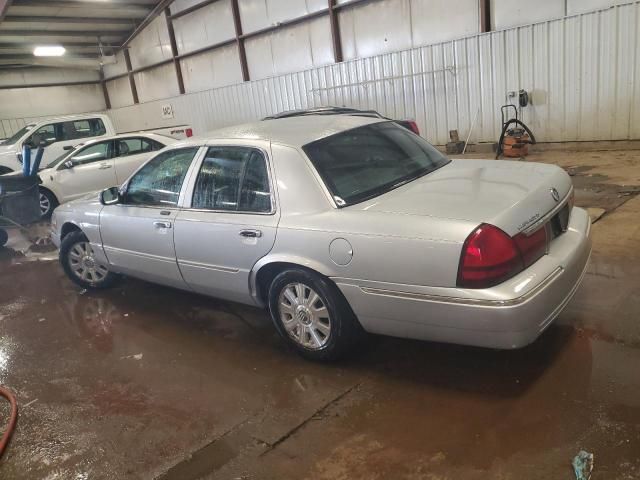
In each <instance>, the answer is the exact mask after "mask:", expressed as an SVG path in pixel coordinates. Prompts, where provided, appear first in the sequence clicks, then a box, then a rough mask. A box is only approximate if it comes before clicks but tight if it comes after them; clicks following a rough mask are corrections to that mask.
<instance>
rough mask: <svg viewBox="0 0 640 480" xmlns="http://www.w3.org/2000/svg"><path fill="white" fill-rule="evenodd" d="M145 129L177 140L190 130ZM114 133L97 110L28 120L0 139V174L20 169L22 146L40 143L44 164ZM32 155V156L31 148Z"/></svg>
mask: <svg viewBox="0 0 640 480" xmlns="http://www.w3.org/2000/svg"><path fill="white" fill-rule="evenodd" d="M146 132H153V133H159V134H161V135H166V136H170V137H173V138H175V139H178V140H180V139H184V138H186V137H190V136H191V135H192V133H193V130H192V129H191V127H189V126H187V125H179V126H175V127H165V128H158V129H152V130H146ZM120 133H124V132H120ZM115 134H116V132H115V129H114V127H113V124H112V123H111V119H110V118H109V117H108V116H107V115H105V114H98V113H95V114H85V115H73V116H67V117H58V118H51V119H48V120H42V121H39V122H34V123H30V124H28V125H25V126H24V127H23V128H21V129H20V130H18V131H17V132H16V133H14V134H13V135H12V136H11V137H10V138H7V139H6V140H4V141H2V142H0V175H4V174H5V173H10V172H14V171H20V170H21V169H22V163H21V162H22V154H21V152H22V148H23V146H24V145H27V146H29V147H30V148H34V149H35V148H37V147H38V146H40V145H44V146H45V149H44V154H43V157H42V161H41V163H40V164H41V165H43V166H44V165H48V164H50V163H51V162H52V161H53V160H55V159H56V158H58V157H60V155H62V154H63V153H64V152H65V151H68V150H72V149H73V148H74V147H75V146H77V145H79V144H83V143H86V142H87V141H89V140H95V139H99V138H101V137H110V136H113V135H115ZM32 155H33V156H35V151H33V152H32ZM33 156H32V158H33Z"/></svg>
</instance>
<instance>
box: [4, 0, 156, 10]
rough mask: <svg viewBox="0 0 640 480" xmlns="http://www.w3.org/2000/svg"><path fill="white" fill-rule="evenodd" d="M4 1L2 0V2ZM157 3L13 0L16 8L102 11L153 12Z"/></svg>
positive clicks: (92, 0) (122, 0)
mask: <svg viewBox="0 0 640 480" xmlns="http://www.w3.org/2000/svg"><path fill="white" fill-rule="evenodd" d="M0 1H2V0H0ZM154 4H155V2H151V3H146V2H135V1H134V2H129V1H127V0H110V1H108V2H96V1H95V0H13V5H14V6H15V7H49V8H65V7H87V6H91V7H96V8H100V9H104V8H108V9H120V8H122V7H123V6H127V7H136V8H146V9H147V10H151V9H152V8H153V6H154Z"/></svg>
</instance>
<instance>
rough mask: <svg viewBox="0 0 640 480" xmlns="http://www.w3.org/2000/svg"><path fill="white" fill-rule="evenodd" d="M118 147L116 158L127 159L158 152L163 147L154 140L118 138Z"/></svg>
mask: <svg viewBox="0 0 640 480" xmlns="http://www.w3.org/2000/svg"><path fill="white" fill-rule="evenodd" d="M116 146H117V147H118V153H117V155H118V157H128V156H130V155H140V154H142V153H149V152H153V151H154V150H160V149H161V148H163V147H164V145H162V144H160V143H159V142H156V141H154V140H151V139H148V138H142V137H131V138H119V139H117V140H116Z"/></svg>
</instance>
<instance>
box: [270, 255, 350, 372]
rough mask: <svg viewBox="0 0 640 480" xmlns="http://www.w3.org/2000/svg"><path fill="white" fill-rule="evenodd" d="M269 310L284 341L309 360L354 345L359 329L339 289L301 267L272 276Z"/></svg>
mask: <svg viewBox="0 0 640 480" xmlns="http://www.w3.org/2000/svg"><path fill="white" fill-rule="evenodd" d="M269 311H270V313H271V318H272V320H273V322H274V324H275V326H276V329H277V330H278V332H279V333H280V335H281V336H282V337H283V338H284V339H285V341H286V342H287V343H288V344H289V345H290V346H291V347H293V348H294V349H295V350H296V351H297V352H298V353H299V354H300V355H302V356H303V357H305V358H308V359H310V360H316V361H331V360H335V359H338V358H339V357H341V356H343V355H345V354H346V353H348V352H349V351H350V350H351V349H352V348H353V347H354V346H355V345H356V343H357V340H358V339H359V337H360V334H361V332H362V327H361V326H360V324H359V322H358V320H357V319H356V317H355V315H354V314H353V312H352V311H351V308H350V307H349V305H348V303H347V301H346V299H345V298H344V297H343V295H342V293H341V292H340V290H338V288H337V287H336V286H335V285H334V284H332V283H331V282H330V281H328V280H327V279H325V278H324V277H322V276H320V275H318V274H316V273H314V272H311V271H308V270H304V269H297V268H295V269H290V270H285V271H283V272H282V273H280V274H279V275H277V276H276V277H275V279H274V280H273V282H272V283H271V287H270V288H269Z"/></svg>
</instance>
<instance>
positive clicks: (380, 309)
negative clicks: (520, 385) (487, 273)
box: [334, 208, 591, 349]
mask: <svg viewBox="0 0 640 480" xmlns="http://www.w3.org/2000/svg"><path fill="white" fill-rule="evenodd" d="M590 234H591V222H590V219H589V216H588V214H587V213H586V211H584V210H583V209H580V208H574V209H573V211H572V212H571V219H570V222H569V228H568V230H567V232H565V233H564V234H563V235H562V236H560V237H558V238H556V239H555V240H554V241H553V242H552V244H551V246H550V249H549V252H548V254H547V255H545V256H544V257H543V258H542V259H540V260H539V261H538V262H536V263H535V264H534V265H532V266H531V267H529V268H528V269H526V270H525V271H523V272H521V273H520V274H518V275H516V276H515V277H514V278H512V279H510V280H508V281H507V282H504V283H503V284H500V285H497V286H495V287H492V288H488V289H482V290H472V289H459V288H430V287H422V286H412V285H397V284H383V283H381V282H367V281H356V280H352V279H348V280H347V279H340V278H335V279H334V281H335V282H336V283H337V285H338V287H339V288H340V290H341V291H342V292H343V293H344V295H345V297H346V298H347V300H348V301H349V304H350V305H351V307H352V308H353V310H354V312H355V313H356V315H357V316H358V319H359V320H360V323H361V324H362V326H363V327H364V329H365V330H367V331H369V332H371V333H379V334H383V335H391V336H397V337H406V338H416V339H422V340H432V341H439V342H448V343H458V344H464V345H475V346H481V347H489V348H500V349H512V348H519V347H523V346H525V345H527V344H529V343H531V342H533V341H534V340H535V339H536V338H537V337H538V336H539V335H540V334H541V333H542V332H543V331H544V330H545V329H546V328H547V327H548V326H549V325H550V324H551V322H552V321H553V320H554V319H555V318H556V317H557V316H558V315H559V314H560V312H561V311H562V310H563V308H564V307H565V306H566V305H567V303H569V301H570V300H571V298H572V297H573V295H574V294H575V292H576V290H577V289H578V287H579V285H580V283H581V281H582V278H583V277H584V274H585V272H586V268H587V264H588V261H589V257H590V255H591V235H590Z"/></svg>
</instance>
